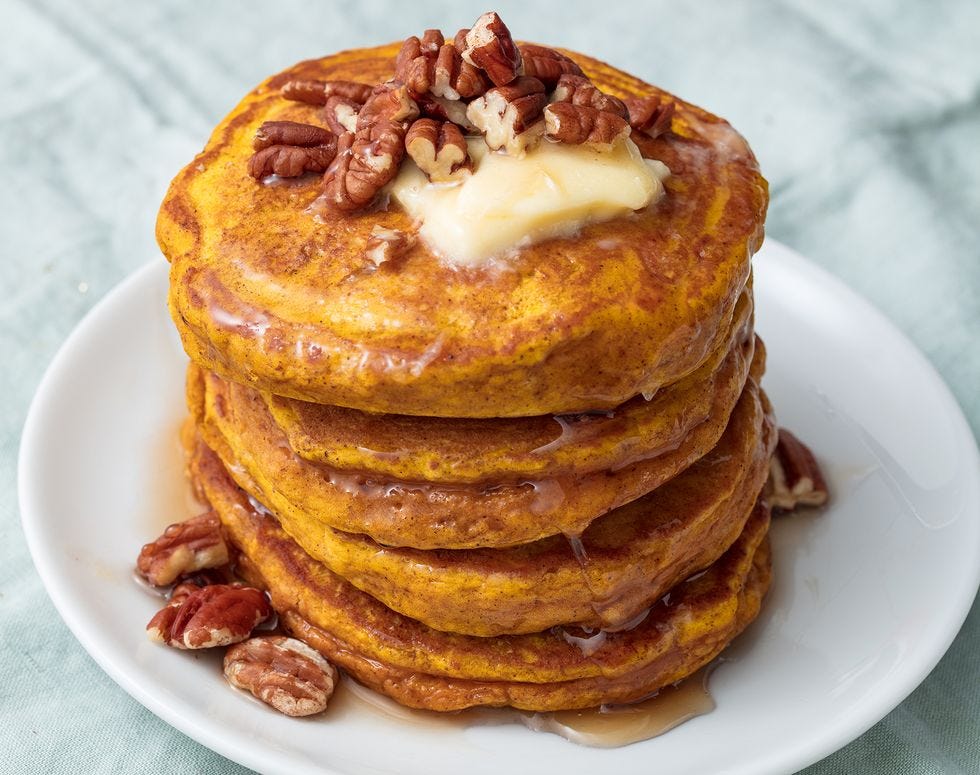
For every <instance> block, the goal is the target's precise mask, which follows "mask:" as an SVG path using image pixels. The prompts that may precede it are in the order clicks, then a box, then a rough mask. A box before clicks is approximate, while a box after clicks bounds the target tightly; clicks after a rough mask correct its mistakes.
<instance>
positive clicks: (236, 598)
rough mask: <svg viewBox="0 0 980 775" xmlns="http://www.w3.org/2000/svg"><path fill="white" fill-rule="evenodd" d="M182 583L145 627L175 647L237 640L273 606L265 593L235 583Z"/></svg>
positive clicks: (243, 637)
mask: <svg viewBox="0 0 980 775" xmlns="http://www.w3.org/2000/svg"><path fill="white" fill-rule="evenodd" d="M194 587H195V585H193V584H182V585H181V586H180V587H178V588H177V589H175V593H177V591H178V590H180V592H179V594H175V595H174V596H173V597H171V600H170V602H169V603H168V604H167V605H166V606H165V607H164V608H162V609H160V610H159V611H158V612H157V613H156V614H155V615H154V616H153V618H152V619H150V621H149V623H148V624H147V625H146V631H147V632H148V633H149V635H150V638H151V639H152V640H155V641H159V642H161V643H166V644H167V645H168V646H173V647H174V648H178V649H206V648H213V647H215V646H227V645H228V644H230V643H238V642H239V641H243V640H245V639H246V638H247V637H248V636H249V635H251V634H252V630H253V629H254V628H255V626H256V625H257V624H259V623H260V622H262V621H263V620H264V619H267V618H268V617H269V616H270V615H271V613H272V608H271V606H270V605H269V601H268V600H267V599H266V597H265V594H264V593H263V592H261V591H259V590H257V589H254V588H252V587H245V586H241V585H238V584H211V585H210V586H206V587H199V588H194Z"/></svg>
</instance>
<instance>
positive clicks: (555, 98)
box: [551, 75, 630, 120]
mask: <svg viewBox="0 0 980 775" xmlns="http://www.w3.org/2000/svg"><path fill="white" fill-rule="evenodd" d="M551 101H552V102H570V103H571V104H572V105H586V106H588V107H590V108H595V109H596V110H604V111H606V112H607V113H614V114H615V115H617V116H619V117H620V118H622V119H624V120H628V119H629V115H630V114H629V111H628V110H627V109H626V104H625V103H624V102H623V101H622V100H621V99H619V98H618V97H613V96H612V95H611V94H606V93H605V92H604V91H601V90H600V89H598V88H597V87H596V86H595V85H594V84H593V83H592V81H590V80H589V79H588V78H586V77H585V76H582V75H563V76H561V78H559V79H558V85H557V86H556V87H555V91H554V93H553V94H552V95H551Z"/></svg>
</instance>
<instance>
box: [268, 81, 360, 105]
mask: <svg viewBox="0 0 980 775" xmlns="http://www.w3.org/2000/svg"><path fill="white" fill-rule="evenodd" d="M372 88H373V87H372V86H371V85H370V84H366V83H358V82H357V81H312V80H299V79H297V80H293V81H286V83H284V84H283V85H282V88H281V89H280V90H279V93H280V94H281V95H282V96H283V97H284V98H285V99H287V100H293V101H294V102H305V103H307V104H309V105H326V104H327V99H328V98H329V97H333V96H338V97H343V98H344V99H347V100H351V101H352V102H354V103H356V104H358V105H363V104H364V102H365V101H366V100H367V98H368V97H370V96H371V89H372Z"/></svg>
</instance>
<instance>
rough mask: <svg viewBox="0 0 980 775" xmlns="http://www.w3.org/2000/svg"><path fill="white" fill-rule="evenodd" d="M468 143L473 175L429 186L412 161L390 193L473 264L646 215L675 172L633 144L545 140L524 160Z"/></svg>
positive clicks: (433, 236)
mask: <svg viewBox="0 0 980 775" xmlns="http://www.w3.org/2000/svg"><path fill="white" fill-rule="evenodd" d="M468 144H469V151H470V157H471V158H472V159H473V162H474V166H475V170H474V172H473V174H472V175H470V176H469V177H467V178H464V179H463V181H462V182H461V183H456V184H444V183H443V184H435V183H430V182H429V181H428V179H427V178H426V176H425V174H424V173H423V172H422V171H421V170H420V169H419V168H418V167H417V166H415V164H414V163H413V162H412V161H411V159H406V160H405V163H404V164H403V165H402V169H401V172H400V173H399V175H398V177H397V178H396V179H395V180H394V181H393V182H392V184H391V194H392V196H393V197H394V198H395V200H396V201H397V202H398V203H399V204H400V205H401V206H402V207H403V208H404V209H405V211H406V212H407V213H408V214H409V215H411V216H412V217H413V218H415V219H416V220H418V221H420V222H421V227H420V230H419V233H420V235H421V236H422V238H423V239H424V240H425V241H426V242H427V243H428V245H429V246H430V247H431V248H432V249H433V250H435V251H436V252H438V253H439V254H440V255H441V256H442V257H443V258H445V259H446V260H449V261H452V262H454V263H458V264H464V265H470V266H472V265H476V264H479V263H480V262H483V261H485V260H487V259H489V258H493V257H494V256H498V255H501V254H503V253H505V252H507V251H508V250H511V249H514V248H520V247H524V246H526V245H529V244H531V243H533V242H539V241H540V240H543V239H547V238H549V237H559V236H570V235H572V234H574V233H575V232H576V231H577V230H578V229H579V228H581V227H582V226H584V225H585V224H587V223H593V222H595V221H604V220H609V219H611V218H615V217H617V216H620V215H624V214H626V213H629V212H632V211H634V210H641V209H643V208H644V207H646V206H647V205H649V204H650V203H651V202H654V201H656V200H657V199H659V198H660V196H661V195H662V194H663V190H664V188H663V180H664V179H666V177H667V176H668V175H669V174H670V170H668V169H667V167H666V166H665V165H664V164H662V163H660V162H658V161H651V160H645V159H644V158H643V157H642V156H641V155H640V151H639V149H638V148H637V147H636V145H635V144H634V143H633V141H632V140H629V139H626V140H625V141H623V142H620V143H618V144H617V145H616V146H615V147H614V148H612V149H611V150H608V151H597V150H595V149H593V148H590V147H588V146H585V145H564V144H561V143H552V142H547V141H544V142H541V143H539V144H538V146H537V147H536V148H534V149H533V150H531V151H529V152H528V153H527V154H525V155H524V156H522V157H519V158H518V157H514V156H508V155H506V154H503V153H490V152H489V151H488V149H487V146H486V143H485V142H484V141H483V139H482V138H476V139H474V140H470V141H468Z"/></svg>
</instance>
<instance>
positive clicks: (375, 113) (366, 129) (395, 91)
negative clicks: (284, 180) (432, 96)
mask: <svg viewBox="0 0 980 775" xmlns="http://www.w3.org/2000/svg"><path fill="white" fill-rule="evenodd" d="M417 115H418V106H417V105H416V104H415V101H414V100H412V99H411V98H410V97H409V96H408V91H407V89H406V87H405V86H404V85H396V84H393V83H392V84H383V85H382V86H381V87H378V88H376V89H375V90H374V92H373V93H372V94H371V97H370V99H368V101H367V102H366V103H364V107H362V108H361V110H360V112H359V113H358V114H357V131H356V132H353V133H351V132H346V133H345V134H343V135H342V136H341V138H340V140H339V141H338V144H337V156H336V158H335V159H334V162H333V164H331V165H330V168H329V169H328V170H327V172H326V174H325V175H324V179H323V180H324V194H325V197H326V200H327V202H328V203H329V204H330V205H331V206H332V207H335V208H336V209H338V210H343V211H347V212H349V211H352V210H358V209H360V208H362V207H365V206H367V205H369V204H370V203H371V202H373V201H374V199H375V197H376V196H377V195H378V192H379V191H381V189H382V188H383V187H384V186H385V185H386V184H387V183H388V182H389V181H390V180H391V179H392V178H394V177H395V175H396V174H398V165H399V164H401V160H402V159H403V158H404V156H405V133H406V132H407V131H408V122H409V121H411V120H412V119H414V118H415V117H416V116H417Z"/></svg>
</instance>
